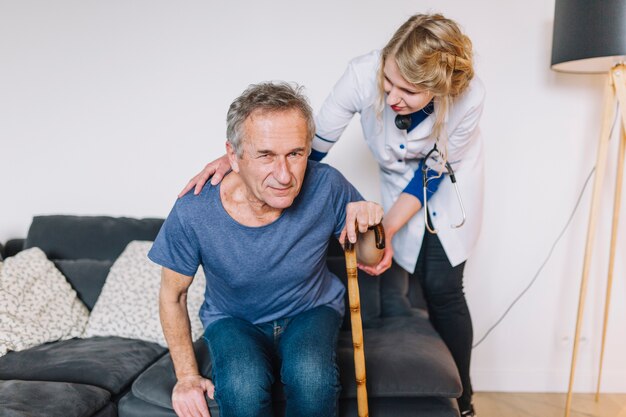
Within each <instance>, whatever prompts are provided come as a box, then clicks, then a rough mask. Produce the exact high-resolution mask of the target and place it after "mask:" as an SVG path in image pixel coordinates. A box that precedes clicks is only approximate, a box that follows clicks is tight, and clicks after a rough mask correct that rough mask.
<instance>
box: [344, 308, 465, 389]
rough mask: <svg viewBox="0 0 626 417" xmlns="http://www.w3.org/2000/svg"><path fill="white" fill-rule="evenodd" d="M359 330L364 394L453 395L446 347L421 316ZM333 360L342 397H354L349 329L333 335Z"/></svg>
mask: <svg viewBox="0 0 626 417" xmlns="http://www.w3.org/2000/svg"><path fill="white" fill-rule="evenodd" d="M382 321H383V324H382V326H380V327H378V328H376V329H365V330H364V334H363V344H364V348H365V363H366V375H367V390H368V394H369V395H371V396H373V397H415V396H434V397H448V398H456V397H458V396H459V395H461V382H460V379H459V375H458V372H457V369H456V366H455V364H454V360H453V359H452V356H451V355H450V352H449V351H448V349H447V347H446V345H445V344H444V343H443V341H442V340H441V338H440V337H439V335H438V334H437V332H436V331H435V330H434V329H433V327H432V325H431V324H430V322H429V321H428V319H427V318H425V317H420V316H415V317H390V318H385V319H382ZM337 362H338V363H339V369H341V385H342V387H343V390H342V397H350V398H353V397H356V381H355V373H354V354H353V348H352V338H351V335H350V333H349V332H342V333H341V334H340V336H339V342H338V348H337Z"/></svg>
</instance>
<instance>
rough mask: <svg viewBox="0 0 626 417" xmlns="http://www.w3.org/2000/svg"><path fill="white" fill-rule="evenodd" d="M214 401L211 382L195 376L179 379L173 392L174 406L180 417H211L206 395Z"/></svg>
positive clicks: (213, 388) (213, 389)
mask: <svg viewBox="0 0 626 417" xmlns="http://www.w3.org/2000/svg"><path fill="white" fill-rule="evenodd" d="M205 392H206V394H207V395H208V396H209V398H210V399H214V395H215V386H214V385H213V382H211V380H209V379H206V378H202V377H201V376H200V375H193V376H188V377H184V378H179V379H178V382H177V383H176V385H175V386H174V390H173V391H172V406H173V408H174V412H175V413H176V415H177V416H178V417H211V413H209V407H208V405H207V403H206V400H205V398H204V393H205Z"/></svg>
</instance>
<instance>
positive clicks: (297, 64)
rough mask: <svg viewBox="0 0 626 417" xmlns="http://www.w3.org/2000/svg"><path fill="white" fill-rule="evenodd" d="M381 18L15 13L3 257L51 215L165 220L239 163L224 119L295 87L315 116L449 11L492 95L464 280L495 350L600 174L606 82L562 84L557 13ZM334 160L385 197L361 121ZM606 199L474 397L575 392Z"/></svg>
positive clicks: (286, 11) (488, 352) (322, 9)
mask: <svg viewBox="0 0 626 417" xmlns="http://www.w3.org/2000/svg"><path fill="white" fill-rule="evenodd" d="M381 4H383V2H375V1H357V0H351V1H345V2H337V1H331V0H318V1H316V2H306V3H305V2H293V1H287V0H283V1H278V0H273V1H264V2H244V1H240V0H239V1H230V2H208V1H206V2H200V1H195V2H194V1H180V2H170V1H163V0H160V1H155V0H151V1H145V0H144V1H120V0H118V1H85V0H80V1H79V0H76V1H69V0H57V1H54V2H49V1H44V0H40V1H29V0H21V1H19V2H18V1H10V0H1V1H0V145H1V146H0V169H1V171H0V172H1V175H2V179H3V181H2V184H3V185H2V190H3V192H2V202H1V204H0V207H1V208H0V241H6V240H7V239H9V238H13V237H20V236H24V235H25V234H26V232H27V229H28V225H29V223H30V219H31V218H32V216H33V215H37V214H57V213H68V214H85V215H98V214H105V215H125V216H135V217H148V216H159V217H164V216H166V215H167V213H168V211H169V209H170V207H171V205H172V203H173V202H174V199H175V197H176V194H177V193H178V191H179V190H180V189H181V188H182V186H183V185H184V184H185V182H186V180H187V179H188V178H189V177H190V176H191V175H192V174H194V173H195V172H196V171H197V170H198V169H200V168H201V167H202V166H203V164H204V163H205V162H208V161H209V160H211V159H212V158H214V157H216V156H218V155H220V154H221V153H222V151H223V142H224V131H225V128H224V118H225V113H226V109H227V107H228V105H229V103H230V102H231V100H232V99H233V98H234V97H236V96H237V95H238V94H239V93H240V92H241V91H242V90H243V89H244V88H245V87H246V86H247V85H248V84H249V83H253V82H257V81H262V80H267V79H285V80H292V81H298V82H300V83H303V84H304V85H306V86H307V88H308V93H309V96H310V98H311V101H312V104H313V106H314V107H318V106H319V105H320V104H321V102H322V100H323V99H324V97H325V95H326V94H327V93H328V91H329V90H330V88H331V87H332V85H333V84H334V82H335V81H336V79H337V78H338V77H339V76H340V74H341V73H342V71H343V69H344V67H345V65H346V63H347V61H348V60H349V59H350V58H351V57H353V56H356V55H359V54H362V53H365V52H368V51H369V50H371V49H373V48H378V47H381V46H383V45H384V43H385V42H386V40H387V39H388V38H389V36H390V35H391V34H392V32H393V31H394V29H395V28H396V27H397V26H398V25H399V24H400V23H402V22H403V21H404V20H405V19H406V18H407V17H408V16H410V15H411V14H413V13H415V12H419V11H441V12H443V13H444V14H446V15H447V16H449V17H452V18H454V19H456V20H458V21H459V22H461V23H462V24H463V26H464V27H465V29H466V31H467V32H468V34H469V35H470V36H471V38H472V39H473V41H474V44H475V49H476V65H477V69H478V74H479V75H480V76H481V77H482V78H483V80H484V82H485V84H486V86H487V89H488V102H487V105H486V109H485V114H484V117H483V123H482V126H483V131H484V136H485V140H486V156H487V180H486V186H487V194H486V212H485V214H486V216H485V224H484V229H483V234H482V237H481V240H480V243H479V245H478V247H477V248H476V251H475V253H474V254H473V256H472V258H471V259H470V261H469V262H468V265H467V268H466V287H467V294H468V299H469V303H470V308H471V310H472V314H473V318H474V323H475V334H476V339H478V338H479V337H480V336H482V335H483V334H484V332H485V331H486V330H487V329H488V328H489V327H490V326H491V325H492V324H493V323H494V322H495V321H496V319H497V318H498V317H499V316H500V314H501V313H503V312H504V310H505V309H506V308H507V306H508V305H509V304H510V303H511V302H512V301H513V299H514V298H515V297H516V296H517V295H518V294H519V292H520V291H521V290H522V289H523V288H525V287H526V285H527V284H528V283H529V282H530V280H531V278H532V277H533V276H534V274H535V272H536V271H537V269H538V268H539V266H540V265H541V263H542V262H543V260H544V258H545V256H546V255H547V253H548V251H549V249H550V247H551V245H552V243H553V241H554V239H556V237H557V235H558V233H559V231H560V229H561V228H562V227H563V225H564V224H565V222H566V220H567V218H568V216H569V214H570V211H571V209H572V207H573V206H574V203H575V201H576V199H577V196H578V193H579V191H580V189H581V186H582V184H583V182H584V180H585V178H586V176H587V174H588V172H589V171H590V169H591V167H592V166H593V165H594V162H595V153H596V143H597V137H598V134H599V124H600V120H601V109H600V106H601V100H602V84H603V79H602V77H601V76H586V75H566V74H557V73H554V72H551V71H550V69H549V59H550V48H551V37H552V20H553V8H554V4H553V2H551V1H548V2H545V1H541V0H530V1H525V2H493V1H487V0H476V1H473V2H458V1H452V0H445V1H442V0H439V1H422V2H418V3H416V2H413V1H409V0H398V1H395V2H393V7H387V8H383V7H381ZM390 4H391V3H390ZM615 142H616V141H615V140H613V144H612V147H613V149H612V153H611V154H612V156H613V157H612V158H611V161H610V167H609V173H611V172H614V167H615V161H614V159H615V158H614V156H615V155H616V148H615V145H616V143H615ZM348 149H349V150H348ZM328 162H330V163H332V164H333V165H335V166H337V167H338V168H340V169H341V170H342V171H343V172H344V173H345V175H346V176H347V177H348V178H349V179H351V180H352V181H353V182H354V183H355V184H356V185H357V186H358V188H359V189H361V190H362V192H363V193H364V194H365V195H366V197H368V198H371V199H378V195H379V194H378V179H377V174H376V168H375V164H374V162H373V160H372V158H371V157H370V156H369V154H368V151H367V148H366V147H365V145H364V144H363V142H362V141H361V138H360V136H359V129H358V124H357V123H356V120H355V122H354V123H353V124H352V125H351V126H350V128H349V130H348V132H347V133H346V135H345V137H344V139H343V140H342V142H341V143H340V144H339V145H337V147H336V149H334V150H333V152H332V153H331V155H330V157H329V158H328ZM612 184H613V181H612V180H611V181H608V183H607V185H606V187H605V190H604V201H603V202H604V206H605V208H604V210H603V217H602V219H601V222H600V224H599V230H598V238H597V245H596V256H595V260H594V264H593V267H592V277H591V283H590V287H589V293H588V298H587V299H588V303H587V310H586V315H585V323H584V328H583V334H584V337H585V341H584V342H583V343H582V346H581V351H580V360H579V363H578V373H577V379H576V389H577V390H579V391H590V390H592V389H593V387H594V383H595V378H596V373H597V371H596V369H597V357H598V355H599V349H600V348H599V346H600V340H599V339H600V329H601V321H602V309H603V303H602V300H603V299H604V288H605V284H604V282H605V280H606V278H605V273H606V269H607V267H606V264H607V255H606V254H607V252H608V248H607V246H608V241H609V237H610V236H609V231H608V230H609V229H610V210H611V205H612V201H611V199H610V196H611V195H612V192H613V189H612V187H613V185H612ZM590 191H591V190H590V188H589V189H588V190H587V192H586V194H585V196H584V198H583V202H582V204H581V207H580V209H579V210H578V212H577V214H576V216H575V218H574V219H573V223H572V225H571V227H570V228H569V229H568V231H567V233H566V234H565V236H564V237H563V240H562V241H561V242H560V244H559V245H558V246H557V247H556V250H555V252H554V255H553V256H552V258H551V259H550V261H549V262H548V264H547V266H546V267H545V269H544V270H543V272H542V273H541V274H540V275H539V277H538V279H537V281H536V283H535V285H534V286H533V287H532V288H531V289H530V290H529V291H528V293H527V294H526V295H525V296H524V297H523V298H522V299H521V300H520V301H519V302H518V304H517V305H516V306H515V307H514V308H513V309H512V311H511V312H510V314H509V315H508V316H507V317H506V318H505V319H504V321H503V322H502V324H501V325H500V326H498V327H497V328H496V329H495V330H494V331H493V332H492V333H491V335H490V336H489V337H488V338H487V339H486V341H485V342H484V343H483V344H482V345H480V346H479V347H477V348H476V349H475V350H474V357H473V368H472V372H473V377H474V381H475V388H476V389H477V390H516V391H518V390H519V391H537V390H547V391H564V390H565V389H566V388H567V380H568V375H569V361H570V357H571V343H572V342H571V338H572V336H573V332H574V322H575V314H576V305H577V300H578V289H579V283H580V271H581V268H582V255H583V247H584V240H585V234H586V223H587V215H588V211H589V202H590V194H591V193H590ZM623 207H624V205H623ZM624 214H625V213H624V209H623V208H622V217H623V218H624V219H623V221H622V226H621V227H620V229H621V232H622V235H621V236H620V240H619V247H618V254H619V256H618V259H617V265H616V282H615V286H614V291H613V294H614V302H613V304H612V309H611V322H610V324H609V329H608V336H609V339H608V342H607V349H606V362H605V373H604V375H605V378H604V383H603V387H604V388H605V390H606V391H618V392H626V378H624V377H623V376H624V375H626V356H624V355H623V352H624V351H626V335H625V334H624V332H623V331H622V329H621V328H620V327H621V326H620V325H621V324H622V323H623V320H621V318H623V317H624V316H625V315H626V307H625V304H626V303H625V302H624V299H625V298H626V283H625V279H624V277H625V275H626V264H625V261H624V258H625V257H624V256H623V254H624V251H625V248H626V233H625V232H626V223H624V222H626V216H624Z"/></svg>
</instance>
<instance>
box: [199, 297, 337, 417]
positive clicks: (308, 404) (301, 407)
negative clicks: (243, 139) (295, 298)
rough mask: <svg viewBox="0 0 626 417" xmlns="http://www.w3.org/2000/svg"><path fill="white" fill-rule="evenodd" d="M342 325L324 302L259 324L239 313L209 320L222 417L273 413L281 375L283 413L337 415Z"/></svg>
mask: <svg viewBox="0 0 626 417" xmlns="http://www.w3.org/2000/svg"><path fill="white" fill-rule="evenodd" d="M340 325H341V317H340V315H339V314H338V313H337V312H336V311H335V310H333V309H332V308H330V307H326V306H321V307H317V308H314V309H311V310H309V311H305V312H303V313H300V314H298V315H297V316H294V317H290V318H285V319H281V320H275V321H273V322H269V323H262V324H257V325H255V324H251V323H249V322H247V321H245V320H240V319H236V318H225V319H220V320H217V321H216V322H214V323H211V324H210V325H209V326H208V327H207V329H206V330H205V332H204V338H205V340H206V342H207V345H208V347H209V351H210V354H211V359H212V362H213V375H212V379H213V384H215V400H216V401H217V404H218V406H219V409H220V417H252V416H254V417H273V416H274V410H273V404H272V385H273V384H274V382H275V381H276V378H277V377H278V378H280V382H281V383H282V384H283V385H284V392H285V397H286V406H285V417H304V416H308V417H333V416H336V415H337V401H338V398H339V391H340V389H341V387H340V384H339V369H338V368H337V364H336V361H335V351H336V347H337V337H338V334H339V327H340Z"/></svg>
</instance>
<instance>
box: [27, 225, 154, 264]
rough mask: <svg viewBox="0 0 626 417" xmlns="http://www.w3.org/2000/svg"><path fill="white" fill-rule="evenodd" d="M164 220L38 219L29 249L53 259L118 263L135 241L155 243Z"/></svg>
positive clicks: (33, 226)
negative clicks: (123, 252) (125, 249)
mask: <svg viewBox="0 0 626 417" xmlns="http://www.w3.org/2000/svg"><path fill="white" fill-rule="evenodd" d="M162 224H163V219H131V218H126V217H107V216H36V217H34V218H33V222H32V224H31V226H30V228H29V230H28V235H27V237H26V242H25V243H24V247H25V248H32V247H35V246H36V247H39V248H41V249H42V250H43V251H44V252H45V253H46V254H47V255H48V258H50V259H83V258H88V259H99V260H109V261H114V260H115V259H116V258H117V257H118V256H119V254H120V253H122V251H123V250H124V248H125V247H126V245H127V244H128V243H129V242H130V241H133V240H154V238H155V237H156V235H157V233H158V232H159V229H160V228H161V225H162Z"/></svg>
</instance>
